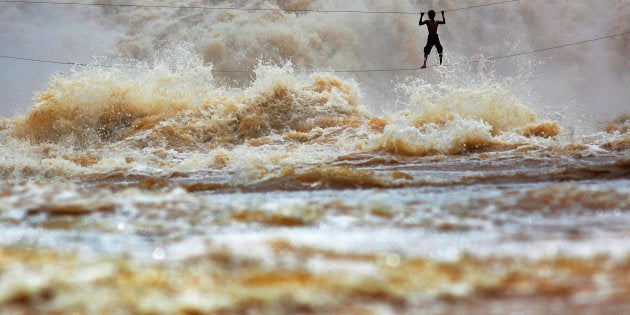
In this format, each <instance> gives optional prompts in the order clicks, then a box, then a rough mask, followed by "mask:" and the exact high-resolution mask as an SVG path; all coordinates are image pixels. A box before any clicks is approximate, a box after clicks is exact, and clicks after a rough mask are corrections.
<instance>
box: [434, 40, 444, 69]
mask: <svg viewBox="0 0 630 315" xmlns="http://www.w3.org/2000/svg"><path fill="white" fill-rule="evenodd" d="M435 48H437V51H438V55H439V56H440V64H442V52H443V51H444V49H443V48H442V44H441V43H440V40H439V39H438V42H437V43H436V44H435Z"/></svg>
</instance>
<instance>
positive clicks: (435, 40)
mask: <svg viewBox="0 0 630 315" xmlns="http://www.w3.org/2000/svg"><path fill="white" fill-rule="evenodd" d="M433 46H435V48H437V51H438V54H440V55H441V54H442V44H440V37H438V36H437V35H429V37H428V38H427V45H426V46H424V54H425V56H426V55H428V54H429V53H430V52H431V49H432V48H433Z"/></svg>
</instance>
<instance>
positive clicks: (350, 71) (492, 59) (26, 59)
mask: <svg viewBox="0 0 630 315" xmlns="http://www.w3.org/2000/svg"><path fill="white" fill-rule="evenodd" d="M628 34H630V31H627V32H623V33H618V34H614V35H608V36H602V37H597V38H593V39H588V40H583V41H579V42H573V43H569V44H564V45H558V46H552V47H547V48H541V49H535V50H529V51H523V52H518V53H513V54H508V55H502V56H496V57H488V58H483V59H479V60H470V61H467V62H463V63H459V64H452V65H450V66H458V65H463V64H469V63H476V62H483V61H494V60H500V59H506V58H513V57H518V56H523V55H530V54H535V53H539V52H544V51H549V50H555V49H560V48H565V47H570V46H575V45H581V44H587V43H591V42H595V41H600V40H605V39H611V38H615V37H619V36H624V35H628ZM0 58H3V59H12V60H21V61H30V62H41V63H52V64H60V65H72V66H87V65H88V64H86V63H78V62H66V61H55V60H44V59H34V58H23V57H14V56H5V55H0ZM94 66H97V67H112V66H109V65H98V64H95V65H94ZM432 67H437V65H432V66H428V67H427V68H432ZM420 69H421V68H420V67H412V68H395V69H356V70H335V69H332V70H330V69H329V70H301V69H297V70H295V71H296V72H307V73H312V72H332V73H364V72H403V71H417V70H420ZM213 71H214V72H218V73H250V72H251V71H250V70H238V69H233V70H230V69H214V70H213Z"/></svg>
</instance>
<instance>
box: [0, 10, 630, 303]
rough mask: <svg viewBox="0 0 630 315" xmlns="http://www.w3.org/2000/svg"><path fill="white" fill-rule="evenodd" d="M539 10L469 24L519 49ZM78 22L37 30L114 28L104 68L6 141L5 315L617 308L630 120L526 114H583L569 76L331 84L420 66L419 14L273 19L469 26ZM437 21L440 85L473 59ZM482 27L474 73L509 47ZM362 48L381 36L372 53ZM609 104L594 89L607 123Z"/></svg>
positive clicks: (57, 84)
mask: <svg viewBox="0 0 630 315" xmlns="http://www.w3.org/2000/svg"><path fill="white" fill-rule="evenodd" d="M533 2H537V1H533V0H532V1H520V2H518V3H505V4H500V5H496V6H494V7H487V8H474V9H470V10H477V11H474V13H468V14H473V15H474V16H475V17H477V18H483V19H489V20H493V21H495V22H497V21H498V22H504V23H507V22H506V21H508V20H512V21H511V22H510V23H512V24H511V25H512V26H518V27H523V26H522V24H519V23H525V25H526V26H527V27H529V28H530V31H531V32H532V33H533V32H534V31H532V30H531V29H538V28H541V27H543V26H541V25H540V24H541V23H542V22H541V21H540V20H539V19H542V18H543V17H546V16H547V15H548V14H549V13H548V12H546V11H540V12H539V13H540V15H541V16H538V15H536V14H533V13H532V12H531V11H534V12H536V11H535V9H536V7H537V6H540V5H542V4H541V3H543V2H541V1H539V2H537V3H538V4H535V3H533ZM97 4H99V6H98V7H97V8H80V9H76V8H73V9H68V8H63V9H59V10H61V11H56V12H66V13H67V14H75V15H78V16H83V15H84V14H86V13H87V12H92V13H94V12H96V13H98V14H94V16H93V17H92V20H93V21H94V22H95V23H99V25H102V27H103V28H107V26H111V25H114V24H116V25H117V26H116V30H117V32H120V35H119V36H118V37H117V44H116V46H115V51H116V52H117V54H118V55H117V56H113V55H109V56H107V57H102V58H96V60H95V61H94V62H92V63H90V64H89V65H87V66H76V67H73V68H72V69H71V70H70V71H68V69H66V71H64V72H60V73H57V74H55V75H54V76H52V77H51V78H50V79H49V80H48V83H47V85H46V87H45V88H43V89H41V90H40V91H37V92H36V94H35V99H34V101H33V104H32V106H30V107H29V108H28V109H27V110H26V111H25V113H23V114H18V115H16V116H14V117H11V118H5V119H4V120H3V121H2V122H1V123H0V149H1V151H0V175H1V181H0V185H1V186H0V313H7V314H12V313H17V314H30V313H39V312H43V313H102V314H125V313H130V314H136V313H147V314H149V313H150V314H156V313H159V314H161V313H164V314H173V313H185V314H205V313H208V314H259V313H260V314H418V313H428V314H506V313H524V314H550V313H555V314H559V313H576V314H594V313H598V314H604V313H610V314H613V313H616V314H619V313H623V312H624V311H626V312H627V311H628V310H630V303H629V302H628V301H630V229H629V228H628V226H630V211H629V210H630V118H628V116H627V115H624V110H627V105H628V103H627V100H626V101H622V102H621V103H619V102H618V100H619V99H620V98H618V97H614V95H613V96H612V97H611V98H607V100H609V101H610V103H608V104H594V103H590V104H589V106H590V107H589V108H588V109H586V108H581V110H583V111H584V112H579V110H578V109H577V108H571V107H570V106H572V105H574V103H572V102H571V101H570V100H567V102H566V104H551V105H548V106H542V105H539V102H540V101H541V99H543V97H541V95H540V94H544V96H545V97H547V98H550V97H551V94H545V93H549V89H545V88H543V85H551V84H557V78H558V77H562V78H563V80H565V81H563V82H562V84H557V85H554V86H563V87H565V88H566V89H569V90H571V89H574V90H573V91H574V92H572V95H574V96H575V95H582V94H581V93H586V92H585V91H584V90H583V87H584V86H588V84H586V83H584V82H583V81H582V80H581V79H575V78H574V77H573V76H572V73H574V71H578V70H576V69H573V68H572V66H570V65H571V64H572V63H573V62H576V60H577V61H583V62H584V60H586V58H587V57H588V56H583V55H580V54H573V55H571V54H568V55H567V54H562V56H559V57H558V58H557V59H559V60H558V61H555V60H545V61H535V62H534V61H532V60H534V58H535V57H533V56H524V57H520V58H521V59H523V60H514V61H511V62H507V63H508V65H502V64H499V63H496V64H494V63H489V64H485V65H484V64H483V63H481V64H479V63H478V62H474V63H464V64H466V66H465V67H464V66H449V65H446V66H444V67H437V66H436V67H432V68H430V69H427V70H423V71H411V72H407V73H406V74H405V76H404V77H402V79H401V78H400V77H397V78H396V79H395V78H394V76H393V75H391V74H386V73H345V72H344V73H337V72H334V71H331V70H334V69H346V70H348V69H376V68H378V69H388V68H396V67H404V66H401V65H403V64H404V63H414V64H415V65H416V66H417V65H418V64H419V63H421V62H422V56H421V55H420V54H419V53H418V52H421V49H422V46H423V45H424V42H423V41H424V38H423V37H424V36H425V34H424V33H423V32H424V31H425V30H423V29H420V30H418V29H417V19H418V16H413V17H412V19H411V20H412V22H410V23H411V24H409V23H408V20H404V19H401V18H399V17H398V16H397V15H392V14H389V15H386V16H385V17H379V18H377V17H376V16H374V15H372V14H367V13H362V14H358V13H347V12H346V13H323V12H318V11H299V12H295V11H291V10H320V11H321V10H341V9H347V8H346V7H345V6H350V7H351V8H350V9H352V10H370V11H401V10H412V11H413V10H416V11H417V10H418V8H424V7H431V6H433V7H436V8H438V9H439V6H442V7H444V8H446V9H449V10H450V9H455V8H461V7H463V6H471V5H477V4H481V2H479V3H477V2H475V3H473V2H463V1H459V2H458V1H442V2H440V1H434V2H427V1H399V2H394V3H392V4H384V3H380V2H376V1H373V2H370V1H368V2H366V3H364V4H363V3H362V4H352V5H351V4H343V5H342V4H338V3H337V4H329V3H328V2H327V1H271V2H261V1H240V2H237V1H233V2H223V1H187V2H185V3H184V4H181V3H180V4H178V5H180V6H215V7H217V6H221V7H227V6H229V7H237V8H247V9H256V10H258V11H256V10H252V11H243V12H241V11H230V10H218V11H216V12H215V11H211V12H203V11H202V12H199V11H198V10H194V9H190V8H187V9H186V8H179V9H172V8H170V9H169V8H159V7H123V8H119V7H115V6H114V7H113V6H107V4H112V2H111V1H100V2H97ZM103 4H105V5H104V6H102V7H101V5H103ZM146 4H153V3H152V2H151V3H149V2H147V3H146ZM160 4H163V3H162V2H160ZM4 5H5V6H7V10H12V11H11V12H12V13H11V14H13V15H14V16H15V15H17V16H20V14H21V16H29V14H35V13H33V12H32V11H30V10H33V9H32V8H31V7H30V6H28V5H23V6H16V5H13V4H12V5H11V6H9V5H8V4H4ZM545 5H547V6H551V7H552V8H551V9H554V10H555V11H556V12H562V17H563V18H557V20H555V22H554V23H557V24H558V25H559V26H558V27H560V26H563V25H571V22H573V21H575V20H579V19H580V17H582V16H583V15H585V14H587V13H585V12H590V11H592V10H601V9H602V8H608V9H611V8H612V9H614V10H612V11H614V12H613V13H614V14H618V15H620V17H619V18H623V17H624V14H622V13H623V12H625V18H627V13H628V12H629V11H630V5H628V4H627V3H626V2H623V1H621V2H619V1H602V2H583V3H582V2H579V1H572V2H568V3H564V2H563V3H559V2H558V3H551V4H545ZM2 10H3V11H4V12H5V13H3V14H5V15H8V14H9V13H6V12H9V11H5V8H4V7H3V9H2ZM64 10H66V11H64ZM456 12H458V11H454V12H448V11H447V15H446V16H447V21H448V23H447V24H446V25H444V26H440V27H441V29H440V30H441V31H440V32H441V34H442V32H443V34H445V36H443V37H442V41H443V42H444V43H447V42H448V40H449V39H450V40H451V43H452V44H451V45H450V47H449V46H448V45H446V44H445V46H446V48H447V49H451V51H452V52H451V55H450V56H449V55H448V52H449V51H448V50H447V58H446V60H447V62H450V63H451V64H455V63H456V62H460V64H461V61H458V60H460V59H461V60H464V59H463V58H464V57H462V56H463V55H465V52H470V53H471V50H472V51H474V49H476V48H471V47H472V46H473V45H472V44H470V43H468V42H467V41H464V40H459V39H458V38H465V36H464V35H462V34H461V33H465V32H466V25H465V24H463V22H462V21H461V19H463V17H462V16H461V15H460V16H459V18H460V21H459V22H457V21H456V20H457V18H458V16H457V15H456V14H457V13H456ZM482 12H483V13H482ZM597 12H601V11H597ZM620 12H622V13H620ZM36 13H37V12H36ZM66 13H64V14H66ZM460 14H464V13H460ZM356 15H360V18H359V17H356ZM365 15H367V16H365ZM339 17H344V19H340V18H339ZM515 17H520V18H521V19H520V20H514V19H515ZM352 19H355V20H352ZM375 19H380V20H379V21H380V23H379V22H377V21H375ZM451 19H453V20H455V21H453V22H451ZM523 21H525V22H523ZM604 24H605V25H598V27H599V28H600V29H599V30H600V31H601V30H604V31H607V30H611V29H612V32H613V33H614V32H615V31H618V29H616V28H615V27H614V23H612V22H608V24H606V23H604ZM498 25H500V24H498ZM611 25H612V26H613V27H611ZM476 27H477V29H476V30H475V31H476V32H479V33H481V34H483V35H478V36H477V38H475V40H477V41H481V42H484V43H486V45H485V47H487V48H488V49H491V52H497V51H498V49H499V48H498V46H497V45H498V44H499V42H500V41H499V40H498V39H497V37H498V36H502V35H505V34H506V33H507V32H508V31H509V26H505V25H504V26H497V27H496V28H491V27H490V26H476ZM486 27H487V28H488V29H484V28H486ZM386 28H388V29H389V31H391V29H396V32H397V34H398V35H397V36H391V35H386V34H387V31H386ZM497 28H498V29H497ZM442 30H443V31H442ZM363 32H368V33H369V34H372V35H379V38H378V39H376V40H375V41H376V43H375V44H374V43H372V44H370V49H366V48H365V46H364V41H365V40H368V39H369V37H368V36H367V35H364V33H363ZM589 32H593V31H584V34H587V35H585V36H589V34H591V33H589ZM419 34H420V35H419ZM458 34H459V35H458ZM530 34H531V33H530ZM449 35H450V36H451V37H449ZM516 35H517V34H512V35H509V36H516ZM556 35H557V34H556ZM556 35H554V34H547V35H540V36H538V37H536V39H538V40H541V41H542V42H545V43H552V42H553V41H554V40H557V37H556ZM388 36H391V37H389V38H388ZM509 36H508V37H509ZM491 37H495V39H494V40H493V41H492V40H488V39H487V38H491ZM418 38H420V39H418ZM175 39H177V40H181V42H180V41H175ZM388 40H389V41H390V43H389V44H383V43H385V42H386V41H388ZM502 41H504V39H502ZM164 42H167V43H168V44H167V45H165V46H160V44H158V43H164ZM184 42H187V43H194V44H185V43H184ZM628 43H629V41H628V39H627V37H624V38H618V39H615V40H611V41H609V42H605V44H602V45H609V46H610V47H609V48H608V51H607V52H606V54H607V55H605V57H604V61H602V63H606V64H607V68H606V69H611V71H612V70H615V71H612V72H611V73H609V74H607V76H606V77H605V80H609V81H612V82H616V83H611V84H608V85H606V90H605V92H606V93H611V94H615V93H618V94H619V95H624V94H623V93H627V91H625V90H623V89H620V90H615V87H616V86H620V85H623V84H625V83H627V82H628V80H629V78H628V77H627V74H628V73H629V72H628V69H629V68H628V65H629V64H628V61H627V60H626V59H627V58H626V57H627V53H628V47H630V46H629V44H628ZM554 44H557V43H554ZM372 45H373V46H372ZM515 45H516V46H515V47H510V49H518V48H519V47H527V46H530V45H532V44H531V43H517V44H515ZM495 46H497V47H495ZM538 48H540V47H538ZM584 50H585V49H583V50H582V51H584ZM392 51H400V52H401V53H400V54H397V55H392V54H391V52H392ZM433 54H435V52H433ZM458 58H459V59H458ZM429 61H430V63H435V62H436V59H435V56H433V55H432V58H431V59H430V60H429ZM538 62H539V63H540V64H538V65H533V63H538ZM104 64H107V65H104ZM473 64H474V65H473ZM541 64H542V65H546V64H550V65H549V66H541ZM539 67H542V68H543V70H539ZM585 67H589V66H585ZM593 67H594V68H595V66H593ZM601 67H602V66H601V64H600V63H599V62H598V65H597V68H598V69H601ZM460 68H465V69H464V70H462V69H460ZM229 69H232V70H235V69H250V70H251V71H245V72H240V70H239V72H225V70H229ZM230 71H231V70H230ZM546 71H547V72H546ZM597 75H600V73H597ZM602 80H603V79H602ZM602 80H600V81H598V82H596V83H593V84H592V85H591V87H592V88H593V89H596V90H597V91H595V92H594V93H595V96H593V97H595V98H598V99H600V100H601V94H598V93H601V92H602V91H601V90H602V89H604V88H602V89H598V85H599V84H602V82H601V81H602ZM602 86H603V85H602ZM539 91H540V92H539ZM554 91H555V92H558V89H555V90H554ZM611 91H612V92H611ZM552 94H553V93H552ZM554 95H555V96H557V97H565V94H564V92H558V93H557V94H554ZM584 95H586V94H584ZM591 96H592V95H591ZM615 102H617V103H615ZM567 104H568V105H567ZM565 105H566V106H569V107H568V108H569V109H567V107H563V106H565ZM624 106H625V108H624ZM599 111H605V112H606V114H601V113H600V112H599ZM593 113H598V114H593ZM600 114H601V115H600ZM598 115H599V116H598ZM606 115H608V116H606ZM610 115H612V116H613V117H612V118H611V117H610ZM606 117H607V118H609V119H607V120H605V119H604V118H606ZM615 117H616V118H615Z"/></svg>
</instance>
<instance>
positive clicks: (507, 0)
mask: <svg viewBox="0 0 630 315" xmlns="http://www.w3.org/2000/svg"><path fill="white" fill-rule="evenodd" d="M518 1H520V0H504V1H499V2H491V3H485V4H479V5H473V6H468V7H461V8H455V9H449V10H444V12H454V11H462V10H468V9H475V8H481V7H487V6H493V5H499V4H505V3H510V2H518ZM0 3H22V4H50V5H74V6H95V7H135V8H159V9H201V10H211V11H214V10H216V11H283V12H294V13H304V12H314V13H358V14H400V15H416V14H418V13H419V12H410V11H366V10H323V9H279V8H243V7H209V6H179V5H159V4H113V3H82V2H53V1H26V0H2V1H0Z"/></svg>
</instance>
